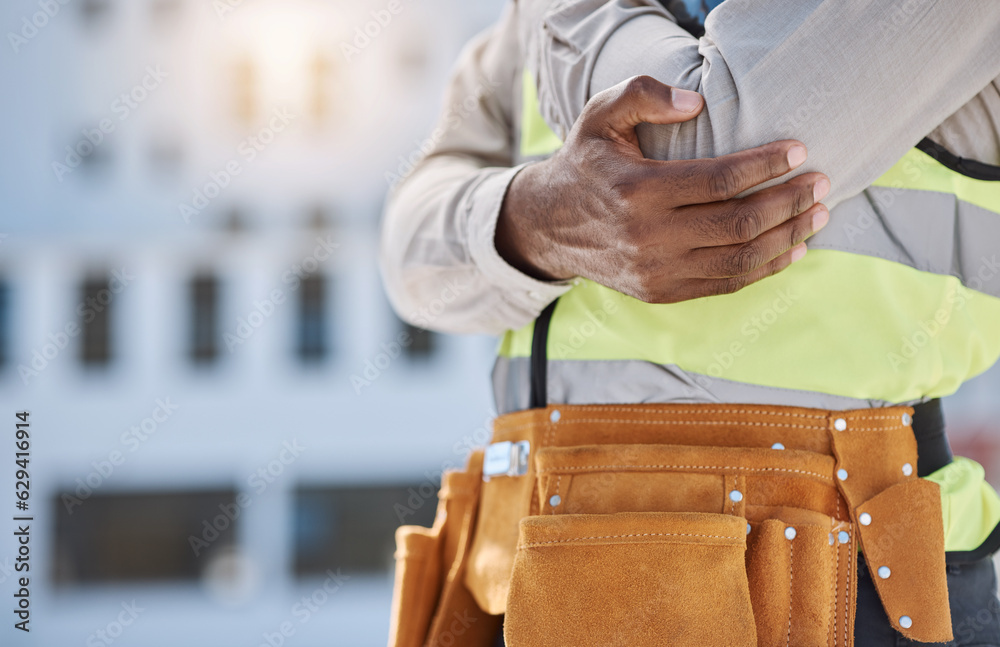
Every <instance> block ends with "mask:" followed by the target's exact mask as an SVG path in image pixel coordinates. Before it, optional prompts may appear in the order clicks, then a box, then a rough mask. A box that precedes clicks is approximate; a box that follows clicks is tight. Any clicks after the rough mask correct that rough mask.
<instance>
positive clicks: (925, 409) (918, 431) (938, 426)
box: [913, 398, 952, 476]
mask: <svg viewBox="0 0 1000 647" xmlns="http://www.w3.org/2000/svg"><path fill="white" fill-rule="evenodd" d="M913 435H914V436H916V438H917V476H927V475H928V474H930V473H932V472H936V471H937V470H939V469H941V468H942V467H944V466H945V465H947V464H949V463H951V461H952V456H951V446H950V445H949V444H948V436H946V435H945V432H944V412H943V411H942V410H941V400H939V399H937V398H935V399H933V400H930V401H928V402H922V403H921V404H916V405H914V406H913Z"/></svg>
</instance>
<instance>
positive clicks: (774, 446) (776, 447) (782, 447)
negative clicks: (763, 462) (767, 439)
mask: <svg viewBox="0 0 1000 647" xmlns="http://www.w3.org/2000/svg"><path fill="white" fill-rule="evenodd" d="M784 448H785V446H784V445H782V444H781V443H774V444H773V445H771V449H784Z"/></svg>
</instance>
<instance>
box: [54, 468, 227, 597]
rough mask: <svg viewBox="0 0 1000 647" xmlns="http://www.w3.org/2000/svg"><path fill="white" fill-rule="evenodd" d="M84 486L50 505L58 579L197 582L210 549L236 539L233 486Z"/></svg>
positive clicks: (75, 581)
mask: <svg viewBox="0 0 1000 647" xmlns="http://www.w3.org/2000/svg"><path fill="white" fill-rule="evenodd" d="M85 487H86V485H83V486H78V487H76V488H74V489H72V490H69V491H65V492H63V493H62V494H60V495H59V496H57V497H56V498H55V500H53V502H52V503H53V512H54V513H55V515H54V516H55V527H56V536H55V550H56V560H55V564H54V568H53V577H54V579H55V582H56V583H57V584H60V585H67V584H88V583H97V582H112V581H149V580H190V579H196V578H198V577H199V576H200V574H201V571H202V569H203V568H204V566H206V565H207V564H208V563H209V562H210V559H209V557H210V556H211V555H213V554H214V553H215V551H218V550H220V549H229V548H231V547H232V545H233V543H234V535H235V530H234V526H235V525H236V524H237V523H239V513H240V509H239V505H238V504H237V503H236V493H235V491H234V490H231V489H228V490H215V491H196V492H153V493H145V492H144V493H129V494H99V493H97V494H95V493H90V490H83V489H81V488H85ZM88 493H90V495H89V496H86V495H87V494H88Z"/></svg>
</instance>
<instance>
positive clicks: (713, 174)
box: [705, 163, 742, 201]
mask: <svg viewBox="0 0 1000 647" xmlns="http://www.w3.org/2000/svg"><path fill="white" fill-rule="evenodd" d="M741 178H742V174H741V172H740V171H739V170H738V169H737V168H736V167H735V166H733V165H732V164H728V163H719V164H714V165H712V167H711V168H710V169H708V170H707V172H706V173H705V183H706V185H707V192H708V194H709V196H710V198H711V199H712V200H715V201H718V200H726V199H727V198H730V197H732V196H734V195H736V194H737V193H738V192H739V187H740V186H742V182H741Z"/></svg>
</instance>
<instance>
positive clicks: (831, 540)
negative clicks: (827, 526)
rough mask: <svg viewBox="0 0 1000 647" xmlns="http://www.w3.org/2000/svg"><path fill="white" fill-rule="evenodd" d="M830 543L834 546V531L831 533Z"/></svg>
mask: <svg viewBox="0 0 1000 647" xmlns="http://www.w3.org/2000/svg"><path fill="white" fill-rule="evenodd" d="M830 545H831V546H833V533H832V532H831V533H830Z"/></svg>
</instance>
